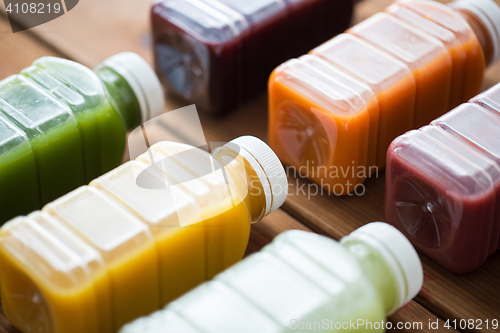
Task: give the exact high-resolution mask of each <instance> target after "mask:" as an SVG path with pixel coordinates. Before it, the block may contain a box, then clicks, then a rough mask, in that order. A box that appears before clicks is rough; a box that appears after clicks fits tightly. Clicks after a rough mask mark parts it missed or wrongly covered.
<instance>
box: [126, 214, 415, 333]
mask: <svg viewBox="0 0 500 333" xmlns="http://www.w3.org/2000/svg"><path fill="white" fill-rule="evenodd" d="M422 283H423V271H422V265H421V263H420V259H419V257H418V255H417V253H416V252H415V249H414V248H413V246H412V245H411V244H410V242H409V241H408V240H407V239H406V238H405V237H404V235H403V234H401V233H400V232H399V231H398V230H397V229H395V228H394V227H392V226H390V225H388V224H385V223H380V222H378V223H371V224H368V225H366V226H364V227H362V228H360V229H358V230H356V231H355V232H353V233H352V234H351V235H349V236H347V237H345V238H344V239H342V240H341V242H340V243H338V242H336V241H334V240H331V239H329V238H326V237H323V236H320V235H317V234H313V233H307V232H304V231H287V232H284V233H283V234H281V235H280V236H278V237H276V238H275V240H274V241H273V242H272V243H271V244H270V245H268V246H266V247H265V248H264V249H263V250H262V251H261V252H259V253H257V254H254V255H251V256H249V257H248V258H246V259H245V260H243V261H242V262H240V263H238V264H236V265H235V266H233V267H232V268H230V269H228V270H227V271H226V272H224V273H221V274H219V275H218V276H216V278H215V279H214V280H213V281H211V282H208V283H205V284H203V285H201V286H200V287H198V288H196V289H194V290H193V291H191V292H189V293H188V294H186V295H184V296H183V297H181V298H179V299H178V300H176V301H174V302H173V303H171V304H170V305H168V306H167V307H166V308H165V309H164V310H162V311H160V312H157V313H155V314H153V315H151V316H149V317H145V318H142V319H139V320H136V321H135V322H133V323H131V324H128V325H126V326H125V327H124V328H122V330H121V332H120V333H157V332H158V333H159V332H176V333H234V332H238V333H255V332H259V333H284V332H340V331H360V332H361V331H362V332H384V331H385V328H387V325H388V324H387V322H386V316H387V315H390V314H392V313H394V312H395V311H396V310H397V309H399V308H400V307H402V306H403V305H405V304H406V303H407V302H409V301H410V300H411V299H412V298H413V297H415V296H416V294H417V293H418V291H419V290H420V288H421V287H422ZM389 325H390V324H389Z"/></svg>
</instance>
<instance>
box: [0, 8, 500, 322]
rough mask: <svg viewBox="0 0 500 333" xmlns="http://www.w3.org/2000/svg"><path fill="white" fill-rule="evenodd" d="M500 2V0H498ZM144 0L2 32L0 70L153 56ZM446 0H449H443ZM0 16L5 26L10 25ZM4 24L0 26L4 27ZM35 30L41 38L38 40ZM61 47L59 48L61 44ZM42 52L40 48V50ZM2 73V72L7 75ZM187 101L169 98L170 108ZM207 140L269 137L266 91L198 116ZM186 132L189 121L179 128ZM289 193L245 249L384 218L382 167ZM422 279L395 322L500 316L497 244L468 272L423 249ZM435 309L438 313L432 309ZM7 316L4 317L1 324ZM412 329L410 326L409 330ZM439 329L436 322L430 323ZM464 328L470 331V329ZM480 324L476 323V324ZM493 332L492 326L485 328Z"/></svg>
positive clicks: (497, 76)
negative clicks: (352, 182) (359, 190)
mask: <svg viewBox="0 0 500 333" xmlns="http://www.w3.org/2000/svg"><path fill="white" fill-rule="evenodd" d="M496 1H497V3H500V0H496ZM151 2H152V1H147V0H142V1H139V0H135V1H134V0H121V1H118V0H108V1H98V0H86V1H81V2H80V4H79V5H78V7H77V8H75V9H74V10H73V11H71V12H69V13H68V14H66V15H64V16H63V17H61V18H59V19H57V20H55V21H52V22H49V23H47V24H45V25H43V26H40V27H38V28H35V29H31V30H30V31H29V32H28V33H23V34H24V35H19V33H18V34H16V35H14V37H12V34H11V35H10V36H9V34H7V33H4V34H2V35H1V37H0V45H1V47H0V57H1V58H0V59H1V60H0V61H1V62H0V74H2V75H3V74H4V73H6V75H8V74H12V73H15V72H17V71H19V70H20V69H21V68H24V67H26V66H27V65H29V63H30V62H31V61H32V60H34V59H35V58H37V57H38V56H41V55H45V54H41V53H44V52H46V53H47V54H54V53H56V54H58V55H60V56H65V57H67V58H70V59H73V60H76V61H79V62H81V63H83V64H85V65H87V66H90V67H93V66H95V65H96V64H97V63H98V62H99V61H101V60H103V59H104V58H105V57H107V56H110V55H112V54H115V53H118V52H121V51H133V52H136V53H139V54H140V55H142V56H144V57H145V58H146V59H147V60H148V61H149V62H150V63H151V62H152V54H151V49H150V45H149V40H150V37H149V17H148V16H149V14H148V13H149V8H150V4H151ZM390 2H391V1H389V0H366V1H364V2H360V3H359V4H358V5H357V8H356V15H355V19H354V21H355V22H358V21H360V20H362V19H364V18H367V17H369V16H370V15H372V14H373V13H375V12H377V11H379V10H381V9H383V8H385V7H386V6H387V5H388V4H389V3H390ZM442 2H448V1H442ZM7 28H8V26H7V24H6V22H5V20H3V21H2V20H0V29H7ZM2 31H3V30H0V32H2ZM34 36H36V39H37V41H35V39H34ZM56 51H57V52H56ZM39 54H40V55H39ZM3 77H4V76H2V78H3ZM497 82H500V64H497V65H496V66H493V67H492V68H490V69H489V70H488V72H487V75H486V79H485V85H484V88H487V87H489V86H492V85H493V84H495V83H497ZM182 106H184V105H183V104H182V103H179V102H178V101H175V100H173V99H170V98H169V99H167V106H166V111H170V110H174V109H177V108H179V107H182ZM201 122H202V125H203V128H204V131H205V136H206V138H207V141H208V142H220V141H228V140H231V139H233V138H235V137H237V136H241V135H246V134H251V135H255V136H257V137H260V138H262V139H264V140H265V139H266V137H267V96H266V94H265V93H263V94H261V95H260V96H257V97H256V98H255V99H253V100H252V101H249V102H248V103H246V104H245V105H243V106H242V107H240V108H239V109H238V110H236V112H234V113H232V114H230V115H228V116H226V117H224V118H218V119H213V118H209V117H207V116H204V115H202V116H201ZM182 130H184V131H185V134H186V135H188V134H189V127H185V128H184V129H182ZM289 183H290V184H291V185H292V186H291V195H290V196H289V198H288V200H287V202H286V203H285V205H284V207H283V210H279V211H277V212H275V213H274V214H272V215H271V216H269V217H268V218H266V219H264V221H262V222H261V223H259V224H256V225H254V226H253V230H252V234H251V241H250V244H249V248H248V251H247V253H253V252H255V251H258V250H259V249H260V248H262V246H264V245H266V244H267V243H269V242H270V240H271V239H272V238H273V237H274V236H275V235H277V234H278V233H280V232H281V231H284V230H288V229H302V230H308V229H310V230H312V231H314V232H318V233H321V234H324V235H328V236H330V237H332V238H334V239H339V238H340V237H342V236H344V235H346V234H348V233H350V232H351V231H353V230H354V229H356V228H358V227H360V226H362V225H364V224H366V223H368V222H372V221H376V220H381V221H383V219H384V217H383V209H382V208H383V198H384V173H383V171H381V174H380V175H379V176H378V177H374V178H373V179H369V180H368V181H367V182H366V184H365V185H366V194H365V195H363V196H360V197H335V196H330V195H325V194H324V195H314V196H308V195H307V192H306V193H304V192H303V191H305V190H307V189H312V188H313V187H314V185H312V184H311V183H310V182H309V181H308V180H306V179H302V178H297V177H293V176H290V177H289ZM421 258H422V260H423V263H424V267H425V282H424V288H423V289H422V292H421V293H420V294H419V296H418V298H417V302H411V303H410V304H409V305H408V306H406V307H404V308H403V309H401V310H400V311H398V312H397V313H396V314H395V315H394V316H393V317H391V321H392V322H398V321H404V322H412V321H421V322H423V323H424V327H425V323H427V322H428V321H429V320H431V321H435V320H438V321H439V323H440V329H439V330H438V331H443V332H444V331H449V330H446V329H444V328H443V326H442V324H443V321H442V319H444V320H446V319H484V320H486V319H489V320H491V319H499V320H500V288H499V287H498V286H499V285H500V254H499V253H498V252H497V253H496V254H495V255H494V256H493V257H491V258H490V259H489V260H488V261H487V262H486V264H485V265H483V266H482V267H481V268H479V269H477V270H476V271H474V272H472V273H469V274H466V275H460V276H457V275H454V274H451V273H449V272H447V271H445V270H444V269H442V268H441V267H439V266H438V265H436V264H435V263H434V262H432V261H431V260H430V259H428V258H426V257H425V256H421ZM432 313H434V314H432ZM4 324H5V319H4V318H3V317H0V327H2V328H4V329H6V330H7V331H9V332H12V330H11V329H9V328H8V326H4ZM406 331H411V330H406ZM432 331H436V330H432ZM466 331H469V330H468V329H467V330H466ZM471 331H475V330H471ZM482 331H487V332H488V331H489V332H493V330H491V329H490V330H485V329H483V330H482Z"/></svg>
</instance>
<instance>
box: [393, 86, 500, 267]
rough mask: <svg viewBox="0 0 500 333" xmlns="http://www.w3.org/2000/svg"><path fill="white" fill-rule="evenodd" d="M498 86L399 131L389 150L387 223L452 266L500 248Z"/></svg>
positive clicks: (475, 264)
mask: <svg viewBox="0 0 500 333" xmlns="http://www.w3.org/2000/svg"><path fill="white" fill-rule="evenodd" d="M497 92H498V85H497V87H494V88H492V89H491V91H486V92H485V93H483V94H481V95H479V96H478V97H476V98H474V99H473V102H474V103H465V104H462V105H460V106H459V107H457V108H455V109H454V110H452V111H450V112H448V113H447V114H445V115H444V116H442V117H440V118H438V119H436V120H435V121H433V122H432V123H431V126H425V127H422V128H421V129H420V130H418V131H411V132H408V133H406V134H404V135H402V136H400V137H398V138H396V139H395V140H394V142H393V143H392V144H391V146H390V148H389V151H388V153H387V171H386V194H385V205H384V206H385V217H386V220H387V222H388V223H391V224H393V225H394V226H396V227H397V228H398V229H400V230H401V231H402V232H403V233H404V234H405V235H406V236H407V237H408V238H409V239H410V241H411V242H412V243H413V244H414V245H415V247H416V248H417V249H419V250H420V251H422V252H423V253H425V254H426V255H428V256H429V257H431V258H432V259H434V260H435V261H436V262H437V263H439V264H440V265H442V266H443V267H445V268H446V269H448V270H450V271H452V272H454V273H466V272H469V271H471V270H473V269H475V268H476V267H478V266H480V265H481V264H482V263H483V262H484V261H485V260H486V259H487V258H488V256H489V255H492V254H493V253H494V252H495V251H496V250H497V249H498V248H499V240H500V209H499V207H500V136H499V135H498V133H499V132H500V118H499V117H500V107H499V105H496V104H495V102H494V100H495V95H496V94H497ZM482 106H487V108H483V107H482ZM497 108H498V110H497ZM478 221H479V223H478Z"/></svg>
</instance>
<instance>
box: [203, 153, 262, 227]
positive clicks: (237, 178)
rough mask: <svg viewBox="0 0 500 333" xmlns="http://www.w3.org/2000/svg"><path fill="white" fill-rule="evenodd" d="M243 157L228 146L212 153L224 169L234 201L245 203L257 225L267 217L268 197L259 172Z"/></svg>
mask: <svg viewBox="0 0 500 333" xmlns="http://www.w3.org/2000/svg"><path fill="white" fill-rule="evenodd" d="M243 155H244V154H241V153H239V152H236V151H235V150H233V149H230V148H228V147H226V146H222V147H220V148H217V149H215V150H214V151H213V152H212V156H213V157H214V158H215V159H216V160H217V161H218V162H219V163H220V164H221V165H222V166H223V167H224V170H225V175H226V177H227V178H228V179H227V180H228V183H229V186H230V190H231V195H232V196H233V201H234V200H235V203H240V202H243V203H244V204H245V206H246V207H247V209H248V211H249V213H250V218H251V221H252V223H255V222H259V221H260V220H261V219H262V218H263V217H264V216H265V215H266V195H265V193H264V187H263V185H262V183H261V180H260V177H259V173H258V171H257V170H255V169H254V168H253V167H252V164H251V163H250V161H248V160H247V159H246V158H245V157H244V156H243Z"/></svg>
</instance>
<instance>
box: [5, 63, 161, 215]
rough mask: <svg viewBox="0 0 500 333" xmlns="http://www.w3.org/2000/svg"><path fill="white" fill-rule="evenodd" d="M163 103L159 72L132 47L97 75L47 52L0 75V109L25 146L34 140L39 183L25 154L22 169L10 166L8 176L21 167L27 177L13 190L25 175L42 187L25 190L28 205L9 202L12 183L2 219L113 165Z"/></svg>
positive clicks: (26, 209)
mask: <svg viewBox="0 0 500 333" xmlns="http://www.w3.org/2000/svg"><path fill="white" fill-rule="evenodd" d="M163 103H164V101H163V92H162V88H161V85H160V83H159V81H158V79H157V77H156V75H155V74H154V72H153V70H152V69H151V68H150V67H149V65H148V64H147V63H146V61H145V60H144V59H142V58H140V57H139V56H138V55H136V54H133V53H121V54H118V55H116V56H113V57H111V58H108V59H106V60H105V61H104V62H103V63H102V64H100V65H99V66H98V68H97V69H96V71H95V73H94V72H92V71H90V70H89V69H88V68H86V67H84V66H82V65H80V64H78V63H75V62H73V61H69V60H65V59H59V58H55V57H44V58H40V59H38V60H36V61H35V62H34V63H33V65H32V66H30V67H28V68H26V69H24V70H23V71H21V74H19V75H13V76H11V77H9V78H6V79H5V80H3V81H0V115H2V117H5V118H6V119H8V120H9V121H10V122H12V123H13V125H14V126H17V127H18V128H19V130H20V131H21V133H23V134H22V135H21V136H24V137H26V138H27V139H28V140H27V141H28V142H26V144H25V145H24V146H25V148H26V147H27V145H30V146H31V147H30V149H31V150H32V153H33V155H34V156H35V166H36V172H37V174H38V175H37V179H36V181H34V179H33V177H31V178H30V176H29V175H28V174H26V172H27V171H26V167H27V164H29V161H28V160H26V163H24V164H23V166H21V165H19V168H18V173H19V175H17V174H16V175H14V174H12V171H9V172H10V173H11V176H10V177H9V178H10V181H12V182H13V181H15V179H18V177H20V176H22V175H23V173H24V176H23V177H25V178H26V181H19V183H20V185H19V186H18V189H21V188H22V187H23V185H21V183H26V182H27V181H28V179H31V180H33V184H35V183H38V184H37V185H36V186H37V187H38V188H39V190H38V191H36V190H33V189H34V186H35V185H32V188H31V189H30V190H27V189H26V191H25V192H24V197H25V200H23V201H25V202H26V205H27V206H23V204H22V202H21V201H20V200H17V202H13V201H12V200H15V198H16V195H15V191H16V189H12V191H13V192H12V195H11V199H10V200H11V201H10V203H11V204H12V205H11V208H9V211H10V212H8V211H7V209H5V210H4V212H5V214H7V213H8V214H10V215H9V216H7V215H5V217H3V216H2V213H0V223H3V222H5V221H6V220H7V219H8V218H12V217H13V215H12V214H14V212H15V214H16V215H20V214H26V213H29V212H30V211H31V210H33V207H32V206H31V208H29V209H28V206H29V205H30V204H31V205H32V204H33V203H34V202H37V203H38V204H37V207H36V208H38V209H39V208H41V205H42V204H46V203H47V202H50V201H52V200H54V199H56V198H57V197H59V196H61V195H63V194H65V193H68V192H69V191H71V190H74V189H75V188H77V187H78V186H81V185H83V184H85V183H88V182H89V181H91V180H92V179H94V178H95V177H98V176H100V175H102V174H103V173H105V172H107V171H109V170H111V169H112V168H114V167H116V166H118V165H119V164H120V162H121V160H122V157H123V153H124V148H125V139H126V132H127V130H131V129H133V128H135V127H137V126H139V125H140V124H141V122H142V121H145V120H148V119H149V118H151V117H155V116H157V115H159V114H160V113H161V112H162V111H163ZM1 130H2V131H5V134H3V133H2V134H0V135H5V137H6V138H7V136H9V135H12V134H11V132H10V131H9V129H8V126H4V127H2V129H1ZM9 133H10V134H9ZM21 136H20V137H19V139H20V138H21ZM6 140H7V139H6ZM18 141H19V140H18ZM13 142H14V141H13ZM16 142H17V141H16ZM11 144H12V149H13V151H12V152H9V154H10V155H11V157H10V158H13V157H14V155H16V154H17V155H19V154H20V150H21V148H17V152H15V151H14V150H16V149H14V148H15V147H16V145H14V144H13V143H11ZM3 147H4V149H5V148H6V147H7V144H6V145H4V146H3ZM25 154H27V153H25ZM6 156H7V155H5V157H4V161H2V162H1V163H0V166H2V167H4V168H5V173H4V174H5V175H7V169H8V168H11V166H9V165H11V164H8V163H11V162H8V161H7V157H6ZM22 156H23V155H22V154H21V155H19V156H18V157H19V159H21V158H22ZM27 159H29V157H27ZM4 163H5V166H4V165H3V164H4ZM11 170H12V169H11ZM16 177H17V178H16ZM5 202H6V203H7V200H6V201H5Z"/></svg>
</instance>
